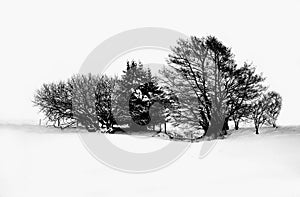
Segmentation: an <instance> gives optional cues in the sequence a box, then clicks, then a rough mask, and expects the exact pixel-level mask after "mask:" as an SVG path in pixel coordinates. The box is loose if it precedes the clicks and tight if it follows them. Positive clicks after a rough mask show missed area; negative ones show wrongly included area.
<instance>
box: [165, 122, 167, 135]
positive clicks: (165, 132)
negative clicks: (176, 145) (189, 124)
mask: <svg viewBox="0 0 300 197" xmlns="http://www.w3.org/2000/svg"><path fill="white" fill-rule="evenodd" d="M165 133H166V134H167V123H166V122H165Z"/></svg>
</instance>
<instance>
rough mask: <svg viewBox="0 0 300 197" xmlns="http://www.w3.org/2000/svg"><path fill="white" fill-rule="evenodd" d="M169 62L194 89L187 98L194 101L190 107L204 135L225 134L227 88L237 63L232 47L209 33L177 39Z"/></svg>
mask: <svg viewBox="0 0 300 197" xmlns="http://www.w3.org/2000/svg"><path fill="white" fill-rule="evenodd" d="M169 65H170V66H171V67H172V68H173V69H174V70H175V72H176V73H177V75H179V76H182V78H183V79H184V80H185V82H184V83H182V84H184V85H185V86H188V87H189V90H191V91H192V92H193V96H190V98H189V99H188V100H189V102H190V101H191V100H192V102H195V101H196V103H197V104H196V106H193V107H194V109H193V110H190V111H192V114H193V115H194V116H196V117H197V122H198V124H199V126H200V127H201V128H202V129H203V130H204V135H207V136H211V137H213V138H215V137H217V135H222V134H224V132H222V130H223V125H224V121H225V117H226V113H227V112H226V111H227V109H226V104H225V103H226V102H227V100H228V99H229V98H230V96H231V93H230V92H229V91H228V90H230V89H231V88H233V86H234V83H235V82H234V80H233V76H234V71H235V69H236V65H235V64H234V60H233V54H232V53H231V50H230V49H229V48H228V47H226V46H224V45H223V44H222V43H221V42H220V41H218V40H217V39H216V38H215V37H211V36H209V37H207V38H201V39H200V38H197V37H191V38H190V39H188V40H182V39H180V40H179V41H178V42H177V46H175V47H173V48H172V54H171V55H169ZM166 77H167V76H166ZM191 91H189V92H191Z"/></svg>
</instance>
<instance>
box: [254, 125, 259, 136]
mask: <svg viewBox="0 0 300 197" xmlns="http://www.w3.org/2000/svg"><path fill="white" fill-rule="evenodd" d="M255 134H256V135H258V134H259V132H258V126H255Z"/></svg>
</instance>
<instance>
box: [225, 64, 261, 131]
mask: <svg viewBox="0 0 300 197" xmlns="http://www.w3.org/2000/svg"><path fill="white" fill-rule="evenodd" d="M255 70H256V69H255V67H253V65H252V64H247V63H244V65H243V66H242V67H240V68H237V69H236V70H235V72H234V75H233V78H234V81H235V85H234V86H233V89H232V91H230V92H231V97H230V99H229V100H228V101H227V103H226V105H227V106H228V113H227V120H233V121H234V125H235V129H236V130H238V129H239V123H240V122H241V121H242V120H245V119H247V118H248V117H249V112H250V108H251V103H252V102H253V101H255V100H256V99H257V98H258V97H259V96H260V95H261V94H262V93H263V92H264V91H265V90H266V87H265V86H263V84H262V82H264V80H265V78H264V77H263V76H262V74H256V72H255Z"/></svg>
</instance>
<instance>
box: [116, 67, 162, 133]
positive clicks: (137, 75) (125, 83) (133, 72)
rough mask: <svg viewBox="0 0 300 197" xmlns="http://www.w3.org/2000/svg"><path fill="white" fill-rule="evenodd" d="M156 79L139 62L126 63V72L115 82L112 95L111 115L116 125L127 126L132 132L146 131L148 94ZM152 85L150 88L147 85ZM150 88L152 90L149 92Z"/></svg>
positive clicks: (148, 118) (148, 104) (149, 103)
mask: <svg viewBox="0 0 300 197" xmlns="http://www.w3.org/2000/svg"><path fill="white" fill-rule="evenodd" d="M155 81H156V78H155V77H153V76H152V73H151V71H150V69H145V68H144V67H143V64H142V63H141V62H139V63H136V62H135V61H132V62H127V65H126V70H124V71H123V75H122V76H121V79H120V80H118V82H117V87H116V89H115V92H114V93H113V94H114V97H115V99H114V104H113V106H114V107H113V114H114V117H115V119H116V122H117V124H120V125H124V124H128V125H129V127H130V128H131V129H132V130H138V129H146V127H145V126H144V125H147V124H148V123H149V122H150V117H149V113H148V112H149V108H150V106H151V102H150V100H149V99H150V94H151V91H152V93H153V90H154V89H153V88H154V87H155V86H154V84H155ZM150 83H152V86H151V87H150V86H149V85H147V84H150ZM151 88H152V90H151Z"/></svg>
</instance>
